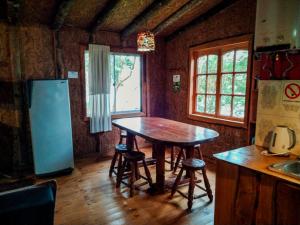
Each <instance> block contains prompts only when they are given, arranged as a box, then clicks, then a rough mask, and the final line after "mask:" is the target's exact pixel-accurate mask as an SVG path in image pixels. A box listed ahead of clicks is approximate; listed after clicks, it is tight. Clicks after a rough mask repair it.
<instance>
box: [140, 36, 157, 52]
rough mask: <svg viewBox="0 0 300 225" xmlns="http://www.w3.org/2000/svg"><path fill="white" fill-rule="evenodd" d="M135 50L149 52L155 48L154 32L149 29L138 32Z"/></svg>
mask: <svg viewBox="0 0 300 225" xmlns="http://www.w3.org/2000/svg"><path fill="white" fill-rule="evenodd" d="M137 48H138V49H137V50H138V51H139V52H151V51H154V50H155V38H154V34H153V33H152V32H150V31H144V32H139V33H138V35H137Z"/></svg>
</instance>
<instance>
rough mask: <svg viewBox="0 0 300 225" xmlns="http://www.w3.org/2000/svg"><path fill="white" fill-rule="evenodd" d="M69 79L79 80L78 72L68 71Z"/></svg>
mask: <svg viewBox="0 0 300 225" xmlns="http://www.w3.org/2000/svg"><path fill="white" fill-rule="evenodd" d="M68 78H72V79H76V78H78V72H77V71H68Z"/></svg>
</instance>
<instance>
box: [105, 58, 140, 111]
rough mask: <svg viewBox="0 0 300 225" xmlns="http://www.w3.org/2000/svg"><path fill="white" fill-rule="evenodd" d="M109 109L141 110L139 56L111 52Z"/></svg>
mask: <svg viewBox="0 0 300 225" xmlns="http://www.w3.org/2000/svg"><path fill="white" fill-rule="evenodd" d="M110 57H111V61H110V62H111V65H113V67H112V68H110V73H111V101H110V103H111V111H112V112H113V113H118V112H128V111H141V57H140V56H139V55H125V54H124V55H122V54H111V56H110Z"/></svg>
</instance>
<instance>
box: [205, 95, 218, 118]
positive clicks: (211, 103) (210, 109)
mask: <svg viewBox="0 0 300 225" xmlns="http://www.w3.org/2000/svg"><path fill="white" fill-rule="evenodd" d="M205 111H206V113H209V114H215V112H216V96H215V95H207V96H206V110H205Z"/></svg>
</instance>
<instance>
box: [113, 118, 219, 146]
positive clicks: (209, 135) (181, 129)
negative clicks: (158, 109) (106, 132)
mask: <svg viewBox="0 0 300 225" xmlns="http://www.w3.org/2000/svg"><path fill="white" fill-rule="evenodd" d="M112 123H113V125H115V126H116V127H119V128H120V129H123V130H127V131H128V132H130V133H132V134H134V135H138V136H141V137H143V138H145V139H147V140H149V141H152V142H160V143H163V144H172V145H186V146H191V145H197V144H202V143H205V142H208V141H212V140H213V139H215V138H217V137H218V136H219V133H218V132H216V131H214V130H211V129H207V128H203V127H199V126H195V125H191V124H187V123H182V122H178V121H174V120H168V119H164V118H160V117H135V118H124V119H116V120H114V121H113V122H112Z"/></svg>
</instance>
